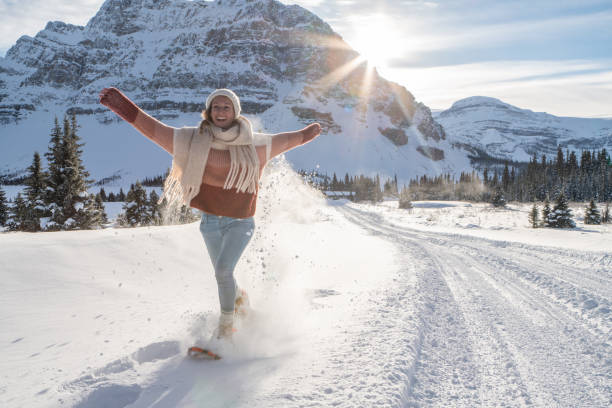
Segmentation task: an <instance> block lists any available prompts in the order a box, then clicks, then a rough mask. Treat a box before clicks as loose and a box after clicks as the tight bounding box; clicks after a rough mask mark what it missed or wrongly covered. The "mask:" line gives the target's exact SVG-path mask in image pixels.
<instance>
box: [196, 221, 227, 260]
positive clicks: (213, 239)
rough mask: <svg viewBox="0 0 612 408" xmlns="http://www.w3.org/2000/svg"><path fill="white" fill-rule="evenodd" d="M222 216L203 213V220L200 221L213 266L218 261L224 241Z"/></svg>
mask: <svg viewBox="0 0 612 408" xmlns="http://www.w3.org/2000/svg"><path fill="white" fill-rule="evenodd" d="M220 222H221V217H218V216H216V215H211V214H206V213H202V221H201V222H200V232H201V233H202V237H203V238H204V243H205V244H206V249H207V250H208V256H209V257H210V261H211V262H212V265H213V268H214V267H215V265H216V263H217V258H218V257H219V252H220V251H221V242H222V241H223V233H222V231H221V224H220Z"/></svg>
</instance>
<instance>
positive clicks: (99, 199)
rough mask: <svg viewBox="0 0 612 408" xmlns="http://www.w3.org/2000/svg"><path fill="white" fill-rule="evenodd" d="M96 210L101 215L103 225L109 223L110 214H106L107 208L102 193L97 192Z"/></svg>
mask: <svg viewBox="0 0 612 408" xmlns="http://www.w3.org/2000/svg"><path fill="white" fill-rule="evenodd" d="M94 209H95V211H96V212H97V213H98V214H99V215H100V218H99V219H100V223H99V225H100V226H102V225H104V224H107V223H108V216H107V215H106V209H105V208H104V200H102V196H101V195H100V194H96V203H95V204H94Z"/></svg>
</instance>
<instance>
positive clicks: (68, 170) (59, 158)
mask: <svg viewBox="0 0 612 408" xmlns="http://www.w3.org/2000/svg"><path fill="white" fill-rule="evenodd" d="M78 127H79V126H78V124H77V122H76V117H75V116H74V115H73V116H72V118H71V119H70V120H69V119H68V117H67V116H65V117H64V126H63V129H60V127H59V124H58V122H57V119H56V121H55V126H54V128H53V130H52V132H51V142H50V146H49V152H48V154H47V158H48V160H49V177H48V179H47V183H48V185H49V188H48V195H47V202H48V204H49V206H50V210H51V214H50V216H51V221H50V222H49V224H48V229H51V230H62V229H73V228H79V224H80V223H79V222H77V221H76V218H79V219H81V220H82V219H84V218H85V219H87V218H88V217H89V216H83V214H79V213H78V212H79V211H81V212H82V211H84V208H85V207H84V203H85V202H86V201H87V200H89V195H88V194H87V187H88V186H89V184H90V181H89V180H88V179H87V177H89V173H88V172H87V171H86V170H85V167H84V166H83V163H82V161H81V154H82V153H83V151H82V150H81V147H82V146H83V145H82V144H81V143H79V141H80V137H79V136H78V134H77V129H78ZM90 208H91V206H90V207H88V209H90Z"/></svg>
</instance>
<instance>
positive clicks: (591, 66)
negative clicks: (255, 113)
mask: <svg viewBox="0 0 612 408" xmlns="http://www.w3.org/2000/svg"><path fill="white" fill-rule="evenodd" d="M103 2H104V0H71V1H68V0H26V1H23V0H0V55H4V54H5V53H6V51H7V50H8V48H10V47H11V46H12V45H13V44H14V43H15V41H16V40H17V39H18V38H19V36H21V35H23V34H27V35H30V36H34V35H35V34H36V33H37V32H38V31H39V30H41V29H43V28H44V26H45V24H46V23H47V21H51V20H61V21H64V22H67V23H72V24H79V25H84V24H86V23H87V21H88V20H89V18H91V17H92V16H93V15H94V14H95V12H96V11H97V10H98V9H99V7H100V6H101V5H102V3H103ZM282 2H283V3H286V4H292V3H297V4H300V5H302V6H303V7H305V8H307V9H309V10H311V11H313V12H314V13H315V14H317V15H318V16H319V17H321V18H323V19H324V20H325V21H327V22H328V23H329V24H330V25H331V26H332V28H333V29H334V30H335V31H336V32H338V33H339V34H340V35H341V36H342V37H343V38H344V39H345V40H346V41H347V42H348V43H349V44H350V45H351V46H353V48H355V49H357V50H358V51H359V52H361V53H363V54H364V55H365V56H366V58H369V59H370V60H371V61H373V62H374V64H375V65H376V66H377V67H378V70H379V72H380V73H381V74H382V75H383V76H384V77H386V78H388V79H391V80H393V81H396V82H398V83H401V84H402V85H404V86H406V87H407V88H408V89H409V90H410V91H411V92H412V93H413V94H414V95H415V97H416V98H417V100H419V101H422V102H424V103H425V104H427V105H428V106H430V107H431V108H434V109H445V108H448V107H449V106H450V105H451V104H452V102H454V101H456V100H458V99H461V98H465V97H468V96H473V95H485V96H493V97H496V98H500V99H502V100H504V101H506V102H508V103H512V104H514V105H517V106H519V107H522V108H527V109H532V110H534V111H546V112H550V113H553V114H557V115H566V116H586V117H602V116H606V117H612V45H611V43H612V42H611V39H612V1H610V0H605V1H604V0H555V1H553V0H499V1H494V0H282ZM24 3H25V4H24Z"/></svg>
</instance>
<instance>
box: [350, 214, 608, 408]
mask: <svg viewBox="0 0 612 408" xmlns="http://www.w3.org/2000/svg"><path fill="white" fill-rule="evenodd" d="M343 212H344V213H345V214H346V216H347V217H348V218H349V219H351V220H352V221H353V222H355V223H358V224H360V225H362V226H363V227H364V228H366V229H368V230H370V231H372V232H373V233H375V234H380V236H381V237H384V238H385V239H388V240H391V241H393V242H394V243H395V245H397V246H398V248H399V249H400V252H401V253H402V256H403V257H406V262H411V263H415V271H416V273H417V280H418V287H419V289H418V296H419V303H420V307H419V309H420V313H419V318H420V320H421V321H420V330H421V333H422V338H423V340H422V344H421V350H420V351H419V353H418V354H417V360H416V361H415V362H414V366H415V370H414V374H413V377H412V381H411V382H412V385H411V386H410V387H408V393H407V400H406V401H404V402H403V404H405V405H408V406H413V405H414V406H428V407H429V406H438V407H447V406H464V407H471V406H484V407H493V406H516V407H522V406H540V407H605V406H610V404H612V357H611V355H612V354H611V350H610V346H609V343H608V342H609V340H610V339H609V335H610V299H612V285H611V282H610V277H611V276H610V269H611V265H610V263H611V262H612V259H611V256H610V254H597V253H580V252H577V251H564V250H557V249H553V248H545V247H533V246H532V247H527V246H526V245H522V244H513V243H507V242H496V241H491V240H486V239H478V238H470V237H465V236H463V237H462V236H458V235H455V236H452V235H448V234H440V233H425V232H422V231H415V230H411V229H409V228H402V227H398V226H394V225H389V223H387V222H386V221H385V219H383V218H381V217H380V216H378V215H377V214H373V213H368V212H367V211H360V210H359V209H355V208H351V207H348V206H347V207H343ZM597 261H599V266H597ZM594 265H595V267H594Z"/></svg>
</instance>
